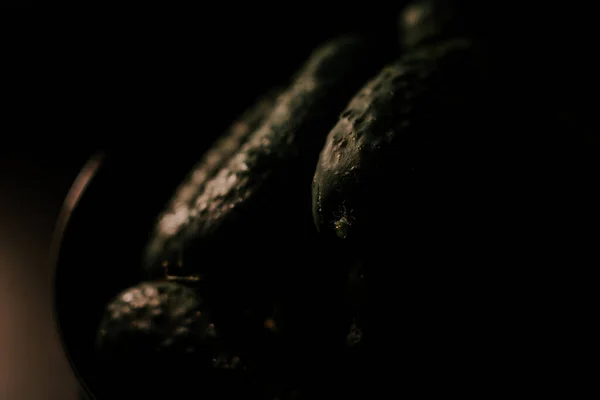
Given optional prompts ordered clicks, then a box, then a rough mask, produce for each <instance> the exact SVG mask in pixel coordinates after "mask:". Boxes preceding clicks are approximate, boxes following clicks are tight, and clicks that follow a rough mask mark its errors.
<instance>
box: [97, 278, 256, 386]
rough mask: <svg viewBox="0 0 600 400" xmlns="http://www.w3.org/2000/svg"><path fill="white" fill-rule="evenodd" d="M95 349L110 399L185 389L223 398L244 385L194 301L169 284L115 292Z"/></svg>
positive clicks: (234, 363) (236, 363)
mask: <svg viewBox="0 0 600 400" xmlns="http://www.w3.org/2000/svg"><path fill="white" fill-rule="evenodd" d="M97 346H98V354H99V356H100V359H99V360H100V368H101V369H100V372H101V375H100V376H101V379H103V380H102V386H101V387H102V388H103V390H104V391H106V393H105V394H106V395H110V396H113V397H111V398H121V397H122V396H126V395H136V396H151V398H157V396H159V395H167V394H168V395H171V396H177V395H182V394H185V393H186V392H187V391H189V390H190V389H199V390H202V391H204V394H205V395H208V394H211V395H212V394H214V393H219V392H221V393H223V394H225V393H229V392H228V390H229V391H231V390H232V389H233V388H232V387H227V386H231V385H243V383H244V382H243V380H242V379H241V376H240V375H236V373H237V374H242V373H243V372H244V371H245V366H243V365H242V363H241V361H240V358H239V357H238V356H236V355H235V354H231V353H227V352H226V351H225V350H224V349H223V346H222V343H220V342H219V340H218V338H217V330H216V328H215V326H214V324H212V322H210V318H209V316H208V314H207V312H206V311H205V309H204V308H203V307H202V300H201V299H200V297H199V296H198V295H197V294H196V293H195V291H194V290H192V289H189V288H186V287H184V286H180V285H178V284H175V283H171V282H152V283H151V282H148V283H141V284H139V285H137V286H135V287H132V288H129V289H127V290H125V291H123V292H122V293H120V294H119V295H118V296H117V297H116V298H115V299H114V300H113V301H111V302H110V303H109V304H108V305H107V308H106V314H105V317H104V319H103V321H102V323H101V325H100V329H99V336H98V341H97ZM196 385H199V388H198V387H197V386H196ZM244 389H245V390H249V388H244ZM240 390H241V388H240ZM140 398H141V397H140Z"/></svg>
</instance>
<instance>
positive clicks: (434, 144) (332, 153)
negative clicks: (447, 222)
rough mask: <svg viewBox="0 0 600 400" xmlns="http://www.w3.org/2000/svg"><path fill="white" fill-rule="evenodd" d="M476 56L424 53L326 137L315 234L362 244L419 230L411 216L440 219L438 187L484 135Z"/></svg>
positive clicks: (395, 70)
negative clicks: (351, 240)
mask: <svg viewBox="0 0 600 400" xmlns="http://www.w3.org/2000/svg"><path fill="white" fill-rule="evenodd" d="M479 57H480V52H479V51H478V50H477V45H475V44H473V43H472V42H471V41H469V40H463V39H457V40H453V41H448V42H444V43H443V44H439V45H434V46H428V47H422V48H421V49H419V50H414V51H412V52H409V53H408V54H407V55H405V56H404V57H402V58H401V59H400V60H399V61H397V62H395V63H393V64H391V65H389V66H388V67H386V68H385V69H384V70H383V71H381V72H380V74H379V75H378V76H377V77H376V78H374V79H373V80H371V81H370V82H369V83H368V84H367V85H366V86H365V87H364V88H363V89H362V90H361V91H360V92H359V93H358V94H357V95H356V97H355V98H354V99H353V100H352V101H351V102H350V104H349V105H348V107H347V109H346V110H345V111H344V113H343V114H342V116H341V118H340V120H339V121H338V123H337V125H336V126H335V127H334V128H333V129H332V131H331V132H330V133H329V136H328V137H327V142H326V144H325V146H324V148H323V150H322V152H321V154H320V158H319V162H318V164H317V168H316V171H315V175H314V179H313V217H314V222H315V224H316V226H317V229H318V230H319V231H320V232H322V233H323V234H324V235H326V236H334V235H335V236H337V237H339V238H342V239H352V238H353V237H356V238H357V240H358V241H359V242H361V241H363V240H365V241H368V242H371V241H373V240H375V241H377V240H381V239H383V238H385V237H386V236H387V237H393V240H397V239H398V238H400V237H402V238H405V237H406V238H408V237H410V236H411V235H413V234H415V233H417V232H416V231H414V230H413V229H417V228H418V226H413V225H410V226H409V225H407V224H408V222H409V220H411V221H413V222H417V221H418V220H419V219H420V218H422V221H421V222H423V223H426V221H431V218H433V215H434V214H436V215H437V214H439V212H437V211H436V210H440V208H443V207H445V206H444V205H442V204H440V205H439V206H438V207H434V209H433V210H431V211H430V210H428V209H427V208H426V205H431V204H432V202H434V201H435V200H436V198H435V196H437V195H442V194H444V193H443V192H439V191H440V190H442V189H443V186H437V187H436V185H435V184H434V183H439V184H440V185H441V184H442V178H443V177H444V176H447V175H448V174H450V173H451V172H450V170H451V169H453V168H454V167H458V166H459V164H461V163H462V164H464V163H467V159H468V158H464V159H462V160H461V156H463V155H464V154H463V153H465V152H466V153H467V155H468V152H469V148H472V145H476V144H477V143H479V142H480V141H481V138H482V137H484V133H481V129H482V128H481V127H483V126H485V115H486V114H490V113H489V112H488V111H486V109H485V93H484V91H485V89H483V85H484V83H485V82H486V79H487V78H486V74H485V65H484V63H482V62H481V61H480V59H479ZM467 144H469V145H470V146H468V147H463V146H466V145H467ZM456 172H457V171H456ZM464 172H465V173H466V170H465V171H464ZM427 179H429V181H427ZM445 197H448V196H447V195H446V196H445ZM445 197H444V201H440V203H443V202H445V201H446V199H445ZM403 220H404V221H403ZM395 224H398V225H395ZM386 227H387V228H386ZM390 229H391V230H392V231H393V233H394V235H389V233H388V232H389V230H390ZM419 229H421V228H419Z"/></svg>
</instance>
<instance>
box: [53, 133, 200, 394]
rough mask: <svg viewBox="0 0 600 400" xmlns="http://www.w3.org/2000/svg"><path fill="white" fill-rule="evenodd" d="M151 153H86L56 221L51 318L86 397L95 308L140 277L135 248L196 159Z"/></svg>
mask: <svg viewBox="0 0 600 400" xmlns="http://www.w3.org/2000/svg"><path fill="white" fill-rule="evenodd" d="M198 146H199V148H200V149H202V147H206V143H204V144H202V143H200V144H199V145H198ZM186 155H187V157H186ZM159 156H160V154H159V152H157V151H149V152H147V153H146V154H144V155H139V154H138V155H137V156H132V155H131V154H130V153H129V152H111V153H98V154H96V155H94V156H93V157H92V158H90V160H89V161H88V162H87V163H86V165H85V166H84V167H83V168H82V170H81V172H80V174H79V176H78V177H77V179H76V180H75V182H74V183H73V185H72V187H71V190H70V191H69V193H68V195H67V198H66V199H65V202H64V206H63V210H62V212H61V215H60V217H59V220H58V223H57V227H56V232H55V236H54V242H53V248H52V250H53V253H52V256H53V260H52V261H53V263H54V264H55V265H56V272H55V297H54V301H55V318H56V324H57V327H58V330H59V334H60V337H61V339H62V343H63V346H64V350H65V352H66V354H67V356H68V358H69V361H70V363H71V366H72V367H73V369H74V371H75V373H76V375H77V377H78V379H79V381H80V383H81V384H82V386H83V388H84V391H85V392H87V395H88V396H93V395H92V393H97V392H98V382H97V381H96V371H95V369H94V368H95V363H94V344H95V343H94V342H95V339H96V333H97V329H98V326H99V323H100V319H101V317H102V315H103V308H104V307H105V305H106V304H107V302H108V301H109V300H110V299H111V298H113V297H114V296H115V295H117V294H118V293H119V292H120V291H122V290H124V289H126V288H127V287H129V286H132V285H135V284H136V283H138V282H140V281H141V280H142V279H143V276H142V274H141V272H142V271H141V252H142V249H143V247H144V244H145V242H146V240H147V238H148V233H149V232H150V229H151V226H152V224H153V223H154V220H155V217H156V215H157V213H158V212H159V211H160V209H161V207H162V206H163V205H164V203H165V202H166V201H167V200H168V198H169V197H170V194H171V192H172V191H173V189H174V188H175V187H176V185H177V184H178V182H179V179H180V178H181V176H182V175H183V174H185V172H186V171H187V170H188V169H189V167H190V166H191V165H192V164H193V162H194V161H195V159H196V157H194V156H193V155H192V154H185V152H184V153H183V157H181V155H180V156H179V157H175V156H174V155H173V156H171V157H169V156H168V155H163V156H162V157H159ZM165 163H166V164H165ZM91 398H93V397H91Z"/></svg>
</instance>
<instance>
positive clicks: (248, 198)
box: [148, 36, 384, 273]
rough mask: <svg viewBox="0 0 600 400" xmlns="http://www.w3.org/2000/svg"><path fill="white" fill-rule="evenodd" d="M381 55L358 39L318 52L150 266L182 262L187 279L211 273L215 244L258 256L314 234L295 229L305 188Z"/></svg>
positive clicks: (196, 201)
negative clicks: (329, 138)
mask: <svg viewBox="0 0 600 400" xmlns="http://www.w3.org/2000/svg"><path fill="white" fill-rule="evenodd" d="M380 54H382V52H381V51H380V49H379V48H378V47H377V46H372V43H370V42H369V40H366V39H364V38H362V37H352V36H346V37H342V38H338V39H335V40H332V41H330V42H328V43H326V44H325V45H323V46H321V47H320V48H318V49H317V50H316V51H315V52H314V53H313V54H312V55H311V57H310V58H309V60H308V61H307V62H306V64H305V65H304V66H303V67H302V69H301V70H300V71H299V72H298V73H297V74H296V75H295V77H294V79H293V82H292V84H291V85H290V87H289V88H288V89H287V90H285V91H284V92H283V93H282V94H281V95H280V96H279V97H278V98H277V100H276V105H275V108H274V109H273V111H272V112H271V114H270V115H269V116H268V117H267V118H266V119H265V120H264V121H263V123H262V124H261V125H260V127H259V128H258V129H257V130H256V131H255V132H254V133H253V134H252V135H251V136H250V137H249V138H248V140H247V141H246V142H245V143H244V144H243V146H242V147H241V148H240V149H239V151H238V152H237V153H236V154H235V155H234V156H233V157H231V159H230V160H229V161H228V162H227V163H226V165H224V166H223V167H222V168H221V169H220V170H219V171H218V172H217V173H216V174H215V176H214V177H213V178H212V179H210V180H209V181H207V182H206V184H205V185H204V187H203V189H202V191H201V192H200V193H198V194H197V196H195V198H194V200H193V204H194V206H193V207H191V208H190V209H189V210H187V212H186V214H187V215H185V216H184V217H185V218H182V219H183V220H185V222H184V223H183V224H180V225H179V226H178V229H177V230H176V231H174V232H171V234H170V237H169V240H167V242H166V243H165V245H164V246H163V247H162V248H161V250H160V251H159V252H158V253H156V254H157V257H153V258H152V259H149V260H148V262H149V263H150V264H157V263H169V264H171V265H173V264H179V265H181V264H183V270H186V272H185V273H188V272H189V271H192V272H194V271H197V270H199V269H200V270H202V269H204V268H207V267H209V264H210V261H209V260H208V259H209V258H210V257H209V255H210V253H211V249H212V252H213V253H214V250H215V249H214V248H213V247H212V246H213V245H214V244H215V243H226V245H227V246H228V247H230V248H231V249H232V250H234V249H236V246H242V247H237V250H238V251H237V252H238V253H244V252H245V251H246V250H248V249H254V251H256V250H257V244H258V245H262V246H264V245H268V246H269V247H270V248H274V247H275V248H276V247H277V245H278V244H282V243H292V242H294V240H293V239H292V236H297V235H298V234H300V237H301V236H302V235H303V234H304V233H305V231H306V230H307V228H306V227H305V228H302V226H303V223H302V222H300V225H295V223H296V222H298V221H302V219H303V218H304V215H305V213H304V212H303V211H302V210H304V206H305V205H306V204H307V203H308V204H310V196H308V198H307V196H306V186H309V185H310V180H311V178H312V173H313V172H314V162H316V159H317V157H318V153H319V150H320V148H321V147H322V145H323V142H324V139H325V136H326V134H327V132H328V131H329V130H330V128H331V126H333V124H334V123H335V121H336V119H337V116H338V115H339V112H340V111H341V110H342V109H343V107H344V106H345V104H346V103H347V102H348V100H349V99H350V97H351V96H352V94H353V93H354V92H355V91H356V90H357V89H358V88H359V87H360V86H361V85H362V84H363V83H364V81H365V80H366V79H368V78H369V77H370V76H372V75H373V74H374V73H375V72H376V71H377V69H378V68H380V67H381V65H382V62H384V61H383V57H381V56H380ZM303 183H304V185H306V186H303ZM309 209H310V208H309ZM298 226H300V228H298ZM270 230H271V231H270ZM258 235H263V237H264V236H265V235H266V237H269V240H275V241H276V242H277V243H272V242H271V243H270V242H269V241H267V240H259V238H258V237H257V236H258ZM286 236H287V238H288V239H289V240H287V239H285V238H286ZM277 238H279V239H277ZM284 239H285V240H284ZM219 240H222V241H221V242H219ZM278 240H279V242H278ZM285 247H286V248H289V245H288V246H285ZM275 251H276V250H275ZM234 253H236V252H234V251H231V252H229V253H228V254H227V256H228V257H235V254H234ZM196 256H197V257H196ZM246 256H247V254H244V257H246ZM207 257H208V258H207ZM220 260H221V261H223V258H220ZM203 261H205V262H203ZM200 272H202V271H200Z"/></svg>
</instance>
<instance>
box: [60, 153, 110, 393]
mask: <svg viewBox="0 0 600 400" xmlns="http://www.w3.org/2000/svg"><path fill="white" fill-rule="evenodd" d="M104 159H105V154H104V152H103V151H99V152H97V153H94V154H93V155H92V156H91V157H90V158H88V160H87V161H86V162H85V164H84V165H83V167H81V169H80V170H79V173H78V174H77V176H76V177H75V179H74V180H73V183H72V184H71V186H70V188H69V190H68V191H67V195H66V196H65V199H64V200H63V203H62V206H61V209H60V211H59V214H58V217H57V219H56V223H55V226H54V231H53V233H52V238H51V242H50V251H49V262H50V268H51V271H52V282H53V283H56V273H57V267H58V260H59V254H60V249H61V245H62V240H63V237H64V234H65V231H66V229H67V226H68V224H69V220H70V219H71V216H72V214H73V212H74V210H75V208H77V205H78V204H79V201H80V200H81V198H82V197H83V195H84V193H85V191H86V189H87V188H88V187H89V185H90V183H91V182H92V181H93V179H94V177H95V176H96V175H97V174H98V171H99V170H100V169H101V167H102V166H103V165H104ZM52 303H53V304H52V319H53V321H54V326H55V330H54V332H55V335H57V337H58V342H59V343H60V346H61V348H62V350H63V354H64V355H65V357H66V359H67V361H68V363H69V365H70V367H71V370H72V371H73V374H74V375H75V378H76V379H77V382H78V383H79V386H80V389H81V390H83V392H84V394H85V396H86V398H88V399H91V400H94V399H96V397H95V396H94V395H93V393H92V392H91V390H90V389H89V388H88V386H87V385H86V383H85V380H84V379H83V377H82V376H81V374H80V372H79V370H78V368H77V366H76V365H75V362H74V361H73V358H72V356H71V353H70V351H69V349H68V348H67V345H66V343H65V341H64V340H63V337H64V335H63V331H62V329H61V325H60V321H59V318H58V313H57V311H56V309H57V308H56V295H53V296H52Z"/></svg>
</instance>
